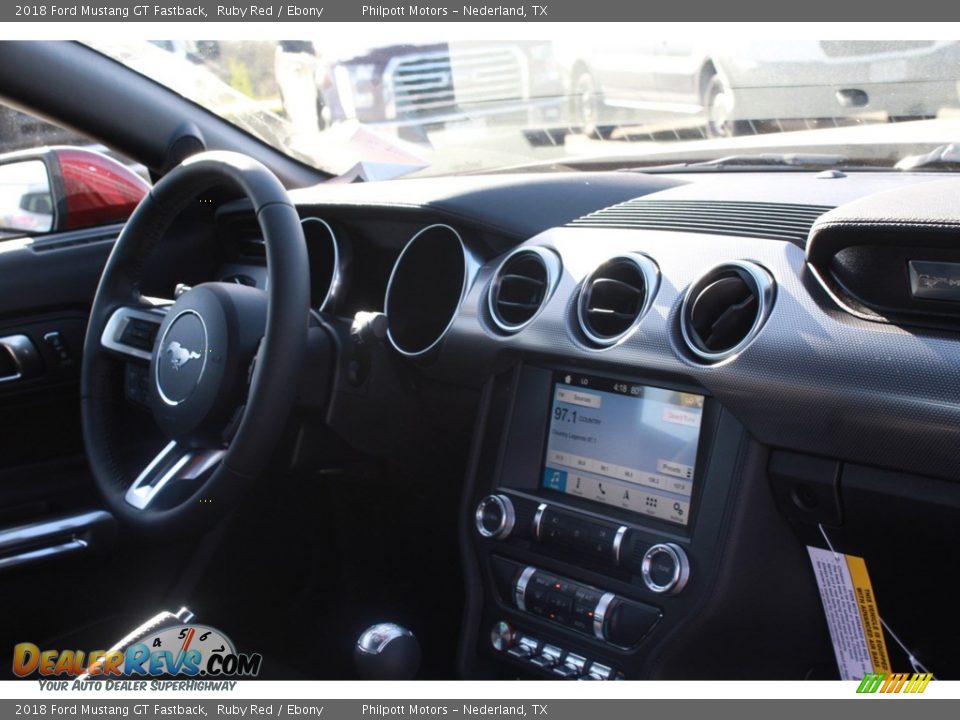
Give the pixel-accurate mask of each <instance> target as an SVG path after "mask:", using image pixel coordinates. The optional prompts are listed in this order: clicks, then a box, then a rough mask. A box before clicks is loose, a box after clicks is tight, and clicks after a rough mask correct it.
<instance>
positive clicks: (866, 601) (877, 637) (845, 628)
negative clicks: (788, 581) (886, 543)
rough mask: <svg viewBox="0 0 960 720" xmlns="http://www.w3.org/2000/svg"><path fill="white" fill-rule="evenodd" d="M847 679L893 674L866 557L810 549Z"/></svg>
mask: <svg viewBox="0 0 960 720" xmlns="http://www.w3.org/2000/svg"><path fill="white" fill-rule="evenodd" d="M807 551H808V552H809V553H810V561H811V562H812V563H813V573H814V575H815V576H816V578H817V586H818V587H819V588H820V599H821V600H822V602H823V611H824V613H825V614H826V616H827V626H828V627H829V629H830V640H831V641H832V642H833V652H834V654H835V655H836V656H837V667H838V668H839V670H840V677H841V679H843V680H862V679H863V676H864V675H866V674H868V673H888V672H890V657H889V655H888V654H887V644H886V641H885V640H884V637H883V626H882V625H881V624H880V613H879V612H878V611H877V602H876V599H875V598H874V595H873V586H872V585H871V584H870V576H869V575H868V574H867V565H866V563H865V562H864V561H863V558H859V557H855V556H853V555H844V554H843V553H834V552H833V551H831V550H821V549H820V548H815V547H807Z"/></svg>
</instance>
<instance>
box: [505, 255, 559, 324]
mask: <svg viewBox="0 0 960 720" xmlns="http://www.w3.org/2000/svg"><path fill="white" fill-rule="evenodd" d="M559 277H560V260H559V258H557V256H556V255H554V254H553V253H552V252H550V251H549V250H547V249H545V248H540V247H526V248H519V249H517V250H514V251H513V252H512V253H510V254H509V255H507V257H506V259H505V260H504V261H503V262H502V263H501V264H500V267H499V268H498V269H497V272H496V274H494V276H493V282H492V283H491V284H490V292H489V294H488V295H487V307H488V309H489V310H490V317H491V318H492V319H493V322H494V323H495V324H496V326H497V327H498V328H500V329H501V330H502V331H504V332H507V333H514V332H517V331H518V330H520V328H522V327H524V326H525V325H527V324H529V323H530V322H531V321H532V320H533V318H535V317H536V316H537V313H538V312H540V308H542V307H543V305H544V303H545V302H546V301H547V299H548V298H549V297H550V294H551V293H552V292H553V288H554V286H555V285H556V282H557V279H558V278H559Z"/></svg>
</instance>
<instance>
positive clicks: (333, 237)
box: [300, 216, 343, 312]
mask: <svg viewBox="0 0 960 720" xmlns="http://www.w3.org/2000/svg"><path fill="white" fill-rule="evenodd" d="M313 222H317V223H320V224H321V225H323V227H325V228H326V229H327V234H328V235H329V237H330V242H331V243H332V244H333V273H332V274H331V276H330V285H328V286H327V292H326V293H325V294H324V296H323V302H322V303H320V307H318V308H317V311H318V312H323V311H324V310H325V309H326V307H327V306H328V305H329V304H330V303H331V302H333V301H335V300H336V299H337V294H338V293H339V292H340V285H341V283H342V281H343V273H342V268H341V267H340V262H341V259H342V258H341V255H340V243H339V242H338V241H337V234H336V233H335V232H334V231H333V228H332V227H330V223H328V222H327V221H326V220H323V219H322V218H318V217H312V216H311V217H305V218H303V220H301V221H300V225H301V226H302V227H304V228H306V225H307V223H313ZM309 251H310V246H309V244H308V245H307V252H308V254H309Z"/></svg>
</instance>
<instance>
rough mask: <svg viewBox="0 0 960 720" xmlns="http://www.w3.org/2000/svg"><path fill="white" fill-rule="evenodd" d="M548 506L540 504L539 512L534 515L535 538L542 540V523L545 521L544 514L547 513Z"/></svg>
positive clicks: (538, 506)
mask: <svg viewBox="0 0 960 720" xmlns="http://www.w3.org/2000/svg"><path fill="white" fill-rule="evenodd" d="M547 507H548V505H547V504H546V503H540V504H539V505H537V512H536V513H534V515H533V536H534V537H535V538H536V539H537V540H539V539H540V521H541V520H543V513H544V512H546V510H547Z"/></svg>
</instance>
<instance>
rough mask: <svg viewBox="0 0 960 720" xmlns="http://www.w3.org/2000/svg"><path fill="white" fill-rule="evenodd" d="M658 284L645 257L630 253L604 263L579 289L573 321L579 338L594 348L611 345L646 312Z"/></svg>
mask: <svg viewBox="0 0 960 720" xmlns="http://www.w3.org/2000/svg"><path fill="white" fill-rule="evenodd" d="M659 282H660V270H659V268H657V265H656V263H654V262H653V261H652V260H651V259H650V258H648V257H647V256H645V255H639V254H636V253H631V254H628V255H621V256H618V257H615V258H612V259H610V260H608V261H607V262H605V263H604V264H603V265H601V266H600V267H598V268H597V269H596V270H594V271H593V272H592V273H591V274H590V275H589V276H588V277H587V279H586V280H584V281H583V287H582V288H581V289H580V297H579V299H578V300H577V319H578V320H579V322H580V329H581V330H582V331H583V334H584V335H586V336H587V339H588V340H590V341H591V342H592V343H594V344H596V345H602V346H607V345H613V344H614V343H615V342H617V341H618V340H620V339H621V338H623V337H624V336H625V335H626V334H627V333H629V332H630V331H631V330H632V329H633V328H634V326H635V325H636V324H637V323H638V322H639V321H640V318H642V317H643V315H644V313H645V312H646V311H647V310H648V309H649V308H650V304H651V302H652V301H653V296H654V295H655V294H656V292H657V286H658V285H659Z"/></svg>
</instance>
